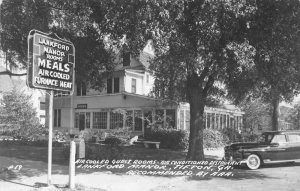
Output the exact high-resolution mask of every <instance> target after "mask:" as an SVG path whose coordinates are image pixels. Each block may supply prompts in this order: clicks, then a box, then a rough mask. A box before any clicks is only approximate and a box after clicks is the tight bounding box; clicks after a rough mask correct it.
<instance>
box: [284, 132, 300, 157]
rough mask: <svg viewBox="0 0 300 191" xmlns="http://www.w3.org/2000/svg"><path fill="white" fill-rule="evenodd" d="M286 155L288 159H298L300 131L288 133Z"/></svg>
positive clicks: (299, 154) (299, 155)
mask: <svg viewBox="0 0 300 191" xmlns="http://www.w3.org/2000/svg"><path fill="white" fill-rule="evenodd" d="M287 136H288V143H289V147H288V148H287V149H288V155H289V159H290V160H295V159H300V133H294V134H289V135H287Z"/></svg>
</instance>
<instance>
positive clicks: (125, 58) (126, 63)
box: [123, 52, 130, 66]
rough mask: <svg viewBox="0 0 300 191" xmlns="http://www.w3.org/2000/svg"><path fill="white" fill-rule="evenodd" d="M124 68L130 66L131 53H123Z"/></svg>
mask: <svg viewBox="0 0 300 191" xmlns="http://www.w3.org/2000/svg"><path fill="white" fill-rule="evenodd" d="M123 66H130V52H124V53H123Z"/></svg>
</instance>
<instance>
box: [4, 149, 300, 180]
mask: <svg viewBox="0 0 300 191" xmlns="http://www.w3.org/2000/svg"><path fill="white" fill-rule="evenodd" d="M122 152H124V154H125V155H124V156H125V158H124V159H131V160H132V161H133V160H157V161H161V160H173V161H174V160H184V159H185V156H186V152H183V151H172V150H168V149H159V150H157V149H145V148H142V147H122ZM1 157H2V158H1ZM52 157H53V165H52V174H64V175H67V174H68V163H69V160H68V159H65V158H64V157H63V156H62V148H60V147H53V156H52ZM0 158H1V161H0V165H1V166H0V168H1V167H3V164H4V165H6V167H7V166H9V165H17V164H21V165H22V166H23V168H22V169H21V170H20V172H15V173H12V172H5V173H0V179H5V180H13V179H17V178H18V177H20V176H27V177H33V176H38V175H40V174H46V173H47V163H48V148H47V147H34V146H16V145H14V146H12V145H8V146H5V147H2V146H1V147H0ZM3 159H5V160H6V162H5V161H3ZM216 159H219V158H218V157H217V156H212V155H206V160H208V161H211V160H216ZM12 163H13V164H12ZM297 165H300V164H299V163H298V164H297ZM268 168H272V166H269V167H268ZM129 170H130V169H127V168H123V169H79V168H76V174H91V173H95V172H104V171H106V172H107V171H111V173H112V174H116V175H121V176H122V175H126V172H128V171H129ZM233 174H234V175H233V176H228V177H227V176H204V177H202V176H191V177H188V178H187V179H188V180H206V179H213V178H224V179H231V180H243V179H262V178H269V177H268V176H267V175H265V174H262V173H261V172H260V170H255V171H250V170H246V169H245V168H241V167H239V168H235V169H233ZM164 177H175V176H164Z"/></svg>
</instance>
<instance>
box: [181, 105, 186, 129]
mask: <svg viewBox="0 0 300 191" xmlns="http://www.w3.org/2000/svg"><path fill="white" fill-rule="evenodd" d="M184 120H185V119H184V110H180V129H184Z"/></svg>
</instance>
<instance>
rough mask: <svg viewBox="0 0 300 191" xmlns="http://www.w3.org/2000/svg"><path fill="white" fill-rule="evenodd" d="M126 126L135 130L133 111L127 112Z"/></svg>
mask: <svg viewBox="0 0 300 191" xmlns="http://www.w3.org/2000/svg"><path fill="white" fill-rule="evenodd" d="M126 126H127V127H129V129H130V130H133V111H126Z"/></svg>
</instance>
